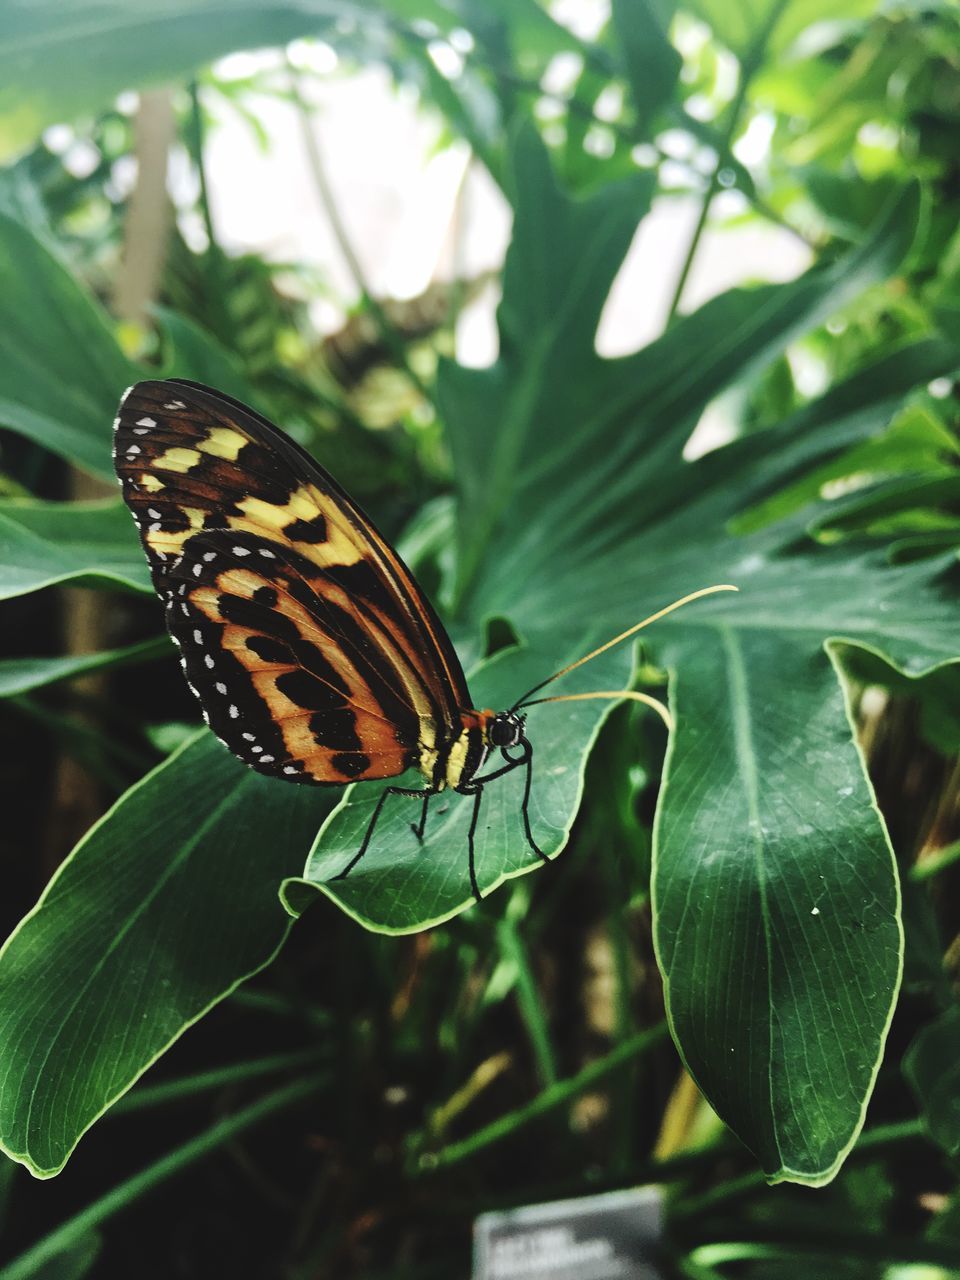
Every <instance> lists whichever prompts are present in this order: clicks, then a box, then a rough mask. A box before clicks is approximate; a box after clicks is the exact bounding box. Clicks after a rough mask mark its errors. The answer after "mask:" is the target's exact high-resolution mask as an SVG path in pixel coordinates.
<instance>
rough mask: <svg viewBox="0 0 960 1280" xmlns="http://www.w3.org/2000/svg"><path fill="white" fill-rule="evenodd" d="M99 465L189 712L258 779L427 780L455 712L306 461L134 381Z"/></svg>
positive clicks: (354, 528)
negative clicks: (146, 572)
mask: <svg viewBox="0 0 960 1280" xmlns="http://www.w3.org/2000/svg"><path fill="white" fill-rule="evenodd" d="M114 457H115V463H116V469H117V474H118V476H119V477H120V481H121V485H122V488H123V496H124V499H125V501H126V503H127V505H128V506H129V507H130V509H131V511H132V512H133V516H134V519H135V521H136V523H137V526H138V528H139V530H140V537H141V541H142V543H143V547H144V551H145V552H146V555H147V559H148V561H149V563H150V569H151V573H152V575H153V582H154V586H155V587H156V590H157V593H158V594H159V595H160V597H161V599H162V600H163V602H164V606H165V611H166V620H167V626H168V628H169V630H170V633H171V635H172V636H173V638H174V640H175V641H176V643H177V644H178V645H179V646H180V651H181V663H182V665H183V667H184V670H185V672H186V676H187V679H188V681H189V683H190V686H191V688H192V689H193V691H194V693H195V694H196V695H197V697H198V698H199V699H200V702H201V705H202V707H203V712H204V718H205V719H206V720H207V722H208V723H209V724H210V726H211V728H212V729H213V730H214V732H215V733H217V735H218V736H219V737H220V738H221V739H222V740H223V741H224V742H225V743H226V745H227V746H228V747H229V748H230V750H231V751H233V752H234V754H235V755H237V756H239V757H240V759H241V760H243V761H244V762H245V763H247V764H249V765H251V766H252V767H253V768H255V769H257V770H258V771H259V772H261V773H267V774H271V775H273V776H277V777H286V778H289V779H291V780H293V781H304V782H317V783H343V782H347V781H352V780H355V779H369V778H389V777H394V776H395V775H397V774H399V773H402V772H404V770H405V769H407V768H409V767H411V766H416V767H419V768H420V769H421V771H422V772H423V773H424V774H425V776H426V777H427V778H428V779H431V780H434V781H436V776H435V771H436V770H437V769H439V767H440V766H439V764H438V762H439V761H442V759H443V758H444V756H445V751H444V745H445V743H447V742H449V741H450V740H451V739H452V737H454V736H456V734H457V733H458V732H459V729H458V728H457V727H456V726H458V725H459V716H460V710H461V708H464V707H468V706H469V705H470V698H469V693H468V691H467V686H466V680H465V678H464V675H463V670H462V668H461V666H460V662H459V660H458V658H457V655H456V653H455V651H454V649H453V646H452V645H451V644H450V641H449V639H448V637H447V635H446V632H445V631H444V629H443V626H442V624H441V623H440V621H439V619H438V618H437V616H436V614H435V613H434V611H433V608H432V607H431V605H430V603H429V601H428V600H427V599H426V597H425V596H424V595H423V592H422V591H421V590H420V588H419V587H418V585H417V583H416V581H415V580H414V578H413V576H412V575H411V573H410V571H409V570H408V569H407V567H406V566H405V565H404V564H403V562H402V560H401V559H400V557H399V556H398V555H397V553H396V552H395V551H394V550H393V548H392V547H391V546H390V545H389V543H388V542H387V541H386V540H385V539H384V538H383V536H382V535H381V534H380V533H379V532H378V531H377V529H376V528H375V526H374V525H373V524H372V522H371V521H370V520H369V519H368V518H367V517H366V516H365V515H364V514H363V512H362V511H361V510H360V508H359V507H358V506H357V505H356V503H354V502H353V500H352V499H351V498H350V497H349V496H348V495H347V494H346V493H345V492H344V491H343V490H342V489H341V488H340V487H339V485H337V483H336V481H334V480H333V478H332V477H331V476H329V475H328V474H327V473H326V472H325V471H324V470H323V468H322V467H320V466H319V464H318V463H317V462H316V461H315V460H314V459H313V458H311V457H310V455H309V454H308V453H306V452H305V451H304V450H303V449H301V448H300V447H299V446H298V445H296V444H295V443H294V442H293V441H292V440H291V439H290V438H289V437H288V436H286V435H284V434H283V433H282V432H281V431H279V430H278V429H277V428H276V427H274V426H273V425H272V424H271V423H269V422H267V420H266V419H264V418H261V417H260V416H259V415H258V414H256V413H255V412H254V411H253V410H251V409H248V408H246V407H245V406H244V405H242V404H240V403H239V402H237V401H235V400H232V399H230V398H229V397H227V396H224V395H222V394H221V393H219V392H215V391H213V390H211V389H209V388H207V387H202V386H200V385H199V384H196V383H188V382H184V381H180V380H173V379H171V380H165V381H146V382H139V383H137V384H136V385H135V386H134V387H131V388H130V390H129V391H128V392H127V393H126V395H125V396H124V398H123V401H122V402H121V406H120V412H119V416H118V418H117V422H116V430H115V438H114Z"/></svg>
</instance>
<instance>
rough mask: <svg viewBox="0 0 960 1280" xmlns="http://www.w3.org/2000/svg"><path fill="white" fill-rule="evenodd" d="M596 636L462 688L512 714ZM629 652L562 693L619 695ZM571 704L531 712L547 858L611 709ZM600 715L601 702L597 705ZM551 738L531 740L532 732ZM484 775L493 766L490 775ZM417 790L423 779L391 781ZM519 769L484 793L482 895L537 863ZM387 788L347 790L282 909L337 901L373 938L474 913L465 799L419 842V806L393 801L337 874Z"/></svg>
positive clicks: (522, 652) (443, 797)
mask: <svg viewBox="0 0 960 1280" xmlns="http://www.w3.org/2000/svg"><path fill="white" fill-rule="evenodd" d="M601 638H602V637H600V636H598V635H597V634H596V632H594V631H583V632H581V633H580V635H579V636H578V637H577V638H576V639H573V640H569V639H568V640H567V641H566V643H565V644H564V645H563V647H561V648H558V647H557V645H558V637H552V642H551V643H548V644H546V645H542V646H541V645H531V646H528V647H524V648H521V649H514V650H510V651H507V652H504V653H501V654H499V655H497V657H495V658H493V659H492V660H490V661H488V662H486V663H484V664H483V665H482V666H480V667H479V668H478V669H477V670H476V671H475V672H474V673H473V674H472V675H471V678H470V688H471V692H472V693H473V694H474V695H475V699H476V703H477V705H478V706H494V707H507V706H511V705H512V704H513V703H514V702H515V701H516V700H517V699H518V698H519V697H520V696H521V695H522V694H523V693H524V691H525V690H526V689H529V688H531V687H532V686H533V685H534V684H536V683H537V682H538V681H539V680H542V679H543V675H544V672H547V671H548V670H549V667H550V665H551V664H552V665H559V663H562V662H567V661H571V660H572V659H574V658H575V657H577V656H579V655H580V654H582V653H584V652H585V651H586V650H587V649H589V648H590V647H591V646H592V645H594V644H596V642H597V640H599V639H601ZM630 667H631V662H630V656H629V654H623V653H620V654H609V655H606V656H605V657H604V658H603V659H598V661H597V663H596V664H595V665H594V666H593V668H592V669H591V670H590V671H589V672H586V671H585V672H583V673H580V672H578V673H574V674H573V675H572V676H571V677H570V679H569V680H568V681H567V682H566V683H565V685H564V690H565V692H577V691H578V690H587V689H592V688H595V687H596V681H597V680H598V679H599V680H600V681H601V682H603V685H604V687H605V688H614V689H617V688H626V687H627V686H628V683H629V678H630ZM597 705H598V704H594V703H589V702H574V703H570V704H569V705H567V706H564V707H563V708H559V707H531V708H530V709H529V713H528V724H527V727H528V731H529V733H530V737H531V741H533V742H534V743H535V747H534V751H535V757H534V758H535V764H534V782H533V787H532V791H531V805H530V820H531V825H532V827H533V835H534V839H535V840H536V842H537V844H538V846H539V848H540V849H542V850H543V852H544V854H545V855H546V856H548V857H553V856H554V855H555V854H556V853H557V852H558V851H559V850H560V849H561V848H563V846H564V844H565V843H566V840H567V837H568V835H569V832H570V827H571V826H572V824H573V818H574V815H575V814H576V811H577V808H578V807H579V803H580V797H581V795H582V792H583V774H584V769H585V765H586V758H587V755H588V753H589V750H590V747H591V745H592V743H593V741H594V739H595V738H596V736H597V733H598V732H599V729H600V725H601V723H602V721H603V719H604V718H605V716H606V715H607V714H608V713H609V711H610V708H611V706H612V704H611V703H607V704H605V705H604V706H603V710H602V711H600V712H599V713H598V712H597V710H596V706H597ZM601 705H602V704H601ZM541 728H542V729H545V730H546V729H549V732H538V730H540V729H541ZM491 767H492V765H491ZM394 782H395V784H396V785H405V786H412V787H419V786H422V785H423V782H422V778H420V775H419V774H416V773H411V774H410V775H408V776H405V777H404V778H401V779H395V780H394ZM523 784H524V777H523V771H522V770H520V769H518V770H516V771H514V772H513V773H511V774H509V775H508V776H507V777H505V778H503V779H500V780H498V781H497V782H496V784H491V786H489V787H488V788H486V789H485V791H484V793H483V797H482V801H481V808H480V821H479V823H478V826H477V835H476V871H477V879H478V882H479V884H480V890H481V893H484V894H486V893H489V892H490V891H492V890H493V889H494V888H496V887H497V886H498V885H500V884H502V883H503V882H504V881H506V880H509V879H512V878H513V877H514V876H517V875H521V874H523V873H525V872H528V871H530V870H532V869H533V867H535V866H537V865H538V864H539V859H538V858H537V857H536V855H534V854H533V852H532V851H531V849H530V847H529V845H528V844H527V840H526V836H525V834H524V830H523V825H522V822H521V816H520V813H521V802H522V798H523ZM382 790H383V788H382V787H381V786H379V785H370V784H365V785H363V786H356V787H351V788H350V790H349V791H348V792H347V794H346V795H345V797H344V799H343V801H342V802H341V804H340V805H339V806H338V807H337V808H336V809H335V810H334V812H333V813H332V814H331V815H330V817H329V819H328V820H327V822H326V823H325V824H324V826H323V828H322V829H321V830H320V831H319V832H318V834H317V838H316V841H315V843H314V846H313V849H312V850H311V852H310V856H309V858H308V860H307V865H306V868H305V870H304V873H303V875H302V877H298V878H297V879H295V880H290V881H288V882H287V883H286V884H285V885H284V887H283V897H284V902H285V904H286V906H287V908H288V910H290V911H291V912H292V913H293V914H295V915H298V914H299V913H300V912H301V911H302V910H303V909H304V908H305V907H306V906H307V905H308V904H309V902H310V901H312V899H313V898H314V897H315V896H316V893H317V892H318V891H322V892H323V893H325V894H326V895H327V896H329V897H331V898H333V900H334V901H335V902H336V903H338V905H339V906H341V907H342V908H343V909H344V910H345V911H346V912H347V913H348V914H349V915H351V916H353V918H354V919H355V920H358V921H359V922H360V923H361V924H363V925H365V926H366V927H367V928H370V929H375V930H377V931H378V932H381V933H393V934H400V933H412V932H415V931H417V930H420V929H424V928H426V927H428V926H429V925H434V924H439V923H440V922H441V921H443V920H448V919H450V917H451V916H454V915H456V914H457V913H458V912H460V911H462V910H463V909H464V907H468V906H470V905H472V903H473V895H472V893H471V889H470V879H469V860H468V843H467V833H468V829H469V826H470V819H471V815H472V811H473V803H474V802H473V799H472V797H469V796H460V795H457V794H450V793H447V792H441V793H440V795H438V796H436V797H434V798H433V799H432V800H431V801H430V816H429V818H428V821H427V827H426V834H425V838H424V840H423V842H422V843H421V842H419V841H418V840H417V839H416V837H415V835H414V833H413V831H412V830H411V822H413V821H415V820H416V819H417V818H419V814H420V809H419V805H420V801H417V800H413V799H411V798H409V797H405V796H392V797H390V798H389V800H388V801H387V803H386V807H385V810H384V812H383V813H382V815H381V817H380V820H379V821H378V823H377V827H376V836H375V838H374V839H373V840H372V842H371V844H370V847H369V849H368V851H367V853H366V854H365V855H364V857H363V858H362V859H361V861H360V862H359V863H358V864H357V866H356V867H355V868H354V870H353V871H352V872H351V873H350V875H349V877H348V878H347V879H345V880H336V878H335V877H336V876H337V875H338V873H339V872H340V871H342V870H343V868H344V867H345V866H346V865H347V864H348V863H349V862H350V861H351V859H352V858H353V856H354V855H355V854H356V852H357V850H358V849H359V847H360V843H361V841H362V839H363V835H364V832H365V831H366V829H367V825H368V823H369V822H370V820H371V818H372V816H373V811H374V808H375V806H376V803H377V801H378V799H379V797H380V794H381V792H382Z"/></svg>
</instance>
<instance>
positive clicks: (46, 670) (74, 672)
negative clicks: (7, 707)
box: [0, 636, 170, 698]
mask: <svg viewBox="0 0 960 1280" xmlns="http://www.w3.org/2000/svg"><path fill="white" fill-rule="evenodd" d="M169 652H170V642H169V641H168V640H167V638H166V636H158V637H157V639H156V640H140V641H138V642H137V643H136V644H130V645H127V646H125V647H124V648H122V649H104V650H102V651H101V652H100V653H84V654H77V655H76V656H71V657H66V658H4V659H2V660H0V698H12V697H14V696H16V695H17V694H20V693H28V692H29V691H30V690H31V689H39V688H40V687H41V686H43V685H48V684H55V683H56V682H57V681H60V680H72V679H73V677H74V676H79V675H86V674H87V673H89V672H91V671H101V670H103V669H104V668H109V667H121V666H127V665H129V664H132V663H135V662H149V661H150V660H151V659H153V658H162V657H165V656H167V655H168V654H169Z"/></svg>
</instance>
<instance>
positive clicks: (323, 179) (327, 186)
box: [287, 56, 437, 410]
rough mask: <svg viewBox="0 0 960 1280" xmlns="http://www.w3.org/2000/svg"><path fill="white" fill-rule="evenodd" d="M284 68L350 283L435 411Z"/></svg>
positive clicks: (295, 80)
mask: <svg viewBox="0 0 960 1280" xmlns="http://www.w3.org/2000/svg"><path fill="white" fill-rule="evenodd" d="M287 71H288V74H289V79H290V94H291V97H292V99H293V103H294V106H295V107H296V109H297V115H298V118H299V120H300V128H301V132H302V134H303V145H304V150H305V151H306V156H307V167H308V168H309V170H310V176H311V177H312V178H313V182H314V186H315V187H316V189H317V194H318V196H319V197H320V203H321V204H322V205H323V210H324V213H325V214H326V216H327V221H328V222H329V223H330V229H331V231H332V232H333V236H334V239H335V240H336V242H337V247H338V248H339V250H340V256H341V257H342V258H343V260H344V262H345V263H346V265H347V268H348V270H349V272H350V274H351V276H352V277H353V282H354V284H355V285H356V287H357V291H358V292H359V294H360V298H361V301H362V303H363V306H364V307H365V308H366V309H367V310H368V311H369V312H370V314H371V315H372V316H373V319H374V323H375V324H376V326H377V331H378V332H379V334H380V339H381V341H382V342H383V344H384V346H385V347H386V348H387V349H388V350H389V351H390V353H391V354H392V356H393V358H394V359H395V360H396V362H397V364H398V365H399V366H400V368H401V369H402V370H403V372H404V373H405V374H406V375H407V378H408V379H409V381H410V382H411V383H413V385H414V387H416V389H417V391H418V392H419V393H420V395H421V396H423V398H424V400H426V401H427V402H428V404H431V405H432V406H433V408H434V410H436V408H437V402H436V397H435V395H434V393H433V391H432V389H431V388H430V387H428V386H427V384H426V383H425V382H424V381H423V379H422V378H421V377H420V375H419V374H418V373H417V371H416V369H414V368H413V366H412V365H411V364H410V359H409V357H408V355H407V349H406V347H405V345H404V342H403V339H402V337H401V336H400V334H399V333H398V332H397V330H396V329H395V328H394V326H393V324H392V323H391V322H390V318H389V316H388V315H387V314H386V312H385V311H384V309H383V307H382V306H381V305H380V303H379V302H378V301H377V299H376V298H375V297H374V296H373V293H372V292H371V290H370V287H369V285H368V283H367V279H366V275H365V273H364V270H363V267H362V266H361V263H360V259H359V258H358V257H357V254H356V252H355V250H354V248H353V244H352V242H351V240H350V237H349V235H348V234H347V228H346V226H345V225H344V222H343V219H342V218H341V216H340V209H339V206H338V205H337V199H336V196H335V195H334V192H333V187H332V185H331V183H330V179H329V178H328V176H327V170H326V166H325V164H324V162H323V157H322V155H321V154H320V144H319V143H318V142H317V135H316V133H315V132H314V129H313V125H312V120H311V114H310V110H309V108H308V106H307V104H306V102H305V100H304V97H303V94H302V93H301V90H300V77H299V74H298V72H297V69H296V68H295V67H294V66H293V65H292V63H291V62H290V59H289V56H287Z"/></svg>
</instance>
